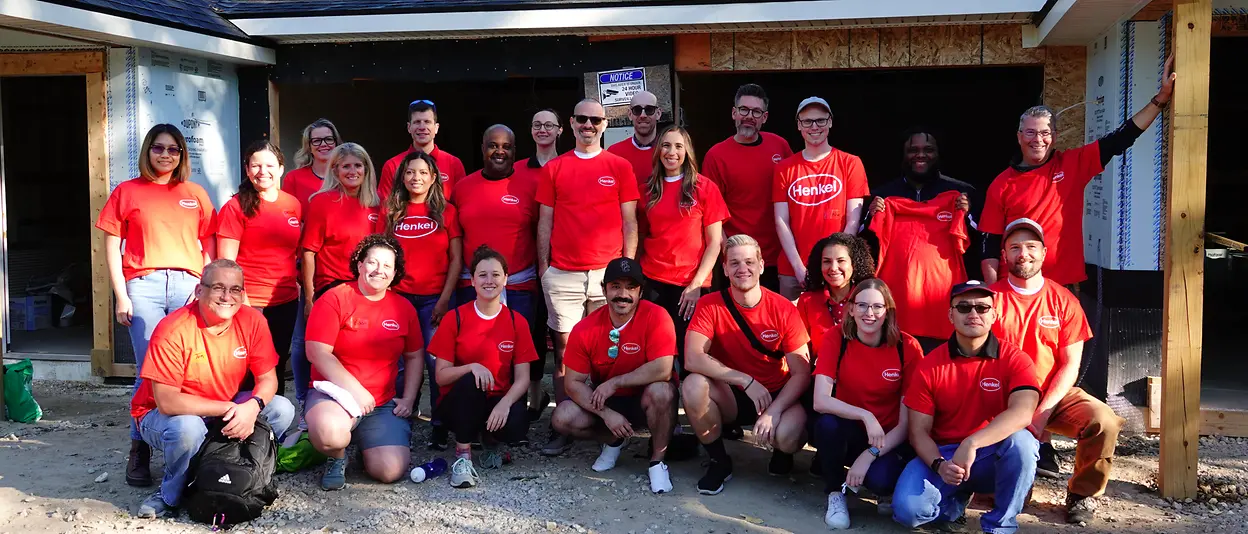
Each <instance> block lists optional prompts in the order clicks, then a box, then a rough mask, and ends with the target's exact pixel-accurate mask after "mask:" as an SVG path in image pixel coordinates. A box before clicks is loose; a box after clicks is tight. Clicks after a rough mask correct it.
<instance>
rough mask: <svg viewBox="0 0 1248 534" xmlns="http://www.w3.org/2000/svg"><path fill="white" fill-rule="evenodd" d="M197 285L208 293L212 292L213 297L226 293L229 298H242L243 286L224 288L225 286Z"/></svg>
mask: <svg viewBox="0 0 1248 534" xmlns="http://www.w3.org/2000/svg"><path fill="white" fill-rule="evenodd" d="M199 285H201V286H204V287H205V288H207V289H208V291H210V292H212V294H213V295H218V296H222V295H225V294H226V293H227V292H228V293H229V294H230V296H231V297H235V298H238V297H241V296H243V286H229V287H226V286H225V284H212V285H207V284H199Z"/></svg>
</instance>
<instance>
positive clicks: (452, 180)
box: [377, 145, 464, 202]
mask: <svg viewBox="0 0 1248 534" xmlns="http://www.w3.org/2000/svg"><path fill="white" fill-rule="evenodd" d="M415 151H416V148H414V147H410V146H409V147H407V150H404V151H403V152H401V153H399V155H397V156H395V157H393V158H390V159H388V160H386V163H385V165H382V166H381V171H380V174H378V175H377V179H378V182H377V194H378V195H380V196H381V199H382V202H385V199H386V197H388V196H390V192H391V191H393V190H394V180H395V176H394V175H395V173H397V172H398V171H399V164H400V163H403V158H405V157H407V155H408V154H411V153H412V152H415ZM429 155H430V156H433V161H434V162H435V163H437V164H438V178H439V180H440V181H441V182H442V195H443V196H445V197H446V198H451V191H453V190H454V189H455V187H454V186H455V185H456V184H457V183H458V182H459V180H460V179H461V178H463V177H464V162H462V161H460V160H459V158H457V157H455V156H452V155H451V154H450V153H449V152H446V151H443V150H442V149H440V148H438V146H437V145H434V146H433V150H432V151H431V152H429ZM400 179H402V178H400Z"/></svg>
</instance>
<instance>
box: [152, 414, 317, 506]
mask: <svg viewBox="0 0 1248 534" xmlns="http://www.w3.org/2000/svg"><path fill="white" fill-rule="evenodd" d="M245 398H251V392H250V391H248V392H245V393H239V394H238V395H237V396H235V397H234V400H235V401H236V402H237V401H240V400H242V399H245ZM260 416H261V417H264V420H265V421H268V423H269V426H271V427H273V433H274V434H276V435H277V438H278V441H281V437H282V433H284V432H285V431H286V429H287V428H288V427H290V423H291V421H294V419H295V406H294V405H293V404H291V403H290V401H288V400H286V397H279V396H276V395H274V396H273V400H271V401H269V403H268V404H266V405H265V406H264V410H262V411H261V412H260ZM139 430H140V432H142V435H143V441H146V442H147V444H148V445H151V447H152V448H153V449H158V450H160V451H161V452H163V453H164V455H165V476H164V478H163V479H161V481H160V497H161V498H162V499H164V501H165V504H168V505H169V506H177V505H178V502H179V501H181V500H182V492H183V491H184V490H185V489H186V484H187V480H186V476H187V470H188V469H189V468H190V464H191V459H192V458H194V457H195V454H197V453H198V452H199V447H200V445H203V443H204V438H205V437H206V436H207V435H208V426H207V425H206V424H205V423H204V418H203V417H199V416H196V415H173V416H169V415H165V414H163V413H160V411H159V410H152V411H150V412H147V415H144V416H143V420H142V421H139Z"/></svg>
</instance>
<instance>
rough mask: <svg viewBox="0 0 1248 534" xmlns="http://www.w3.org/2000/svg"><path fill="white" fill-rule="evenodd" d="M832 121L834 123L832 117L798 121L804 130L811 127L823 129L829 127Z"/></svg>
mask: <svg viewBox="0 0 1248 534" xmlns="http://www.w3.org/2000/svg"><path fill="white" fill-rule="evenodd" d="M831 121H832V117H822V118H819V119H797V123H798V124H800V125H801V126H802V128H810V127H811V126H818V127H820V128H823V127H824V126H827V125H828V123H829V122H831Z"/></svg>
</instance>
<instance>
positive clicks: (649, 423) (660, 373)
mask: <svg viewBox="0 0 1248 534" xmlns="http://www.w3.org/2000/svg"><path fill="white" fill-rule="evenodd" d="M644 283H645V277H644V276H643V275H642V273H641V264H640V263H638V262H637V260H634V259H631V258H617V259H615V260H612V261H611V263H609V264H607V271H606V275H605V276H604V277H603V292H604V293H605V294H606V297H607V305H606V306H603V307H602V308H599V309H598V310H596V311H594V312H593V313H591V314H589V316H587V317H585V319H584V320H583V321H581V322H579V323H577V324H576V326H575V327H573V328H572V333H571V334H570V335H569V336H568V349H567V352H565V353H564V357H563V365H564V373H566V375H565V381H564V387H566V388H567V393H568V400H565V401H563V402H561V403H559V406H558V407H556V408H555V413H554V415H553V416H551V423H552V424H553V425H554V427H555V430H556V431H557V432H559V433H561V434H564V435H567V436H571V437H573V438H577V439H595V440H597V441H598V442H599V443H601V444H602V452H601V453H599V455H598V459H597V460H595V461H594V465H593V469H594V471H598V472H602V471H607V470H610V469H611V468H613V467H615V463H616V461H617V460H618V459H619V457H620V451H621V450H623V448H624V444H625V440H626V439H627V438H629V437H631V436H632V435H633V434H634V433H635V431H636V430H638V429H642V428H649V429H650V432H651V433H650V440H651V445H652V447H651V451H650V468H649V476H650V490H651V491H653V492H654V493H667V492H670V491H672V481H671V478H670V477H669V475H668V471H667V465H666V464H665V463H663V455H664V454H665V453H666V452H667V445H668V443H669V442H670V441H671V438H672V424H673V423H674V422H675V421H676V387H675V386H674V385H673V384H672V381H671V379H672V363H673V361H674V360H675V358H676V328H675V326H674V325H673V324H672V319H671V317H669V316H668V315H667V312H666V311H664V310H663V308H662V307H661V306H659V305H658V304H655V303H653V302H650V301H647V300H642V298H641V289H642V285H643V284H644Z"/></svg>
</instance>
